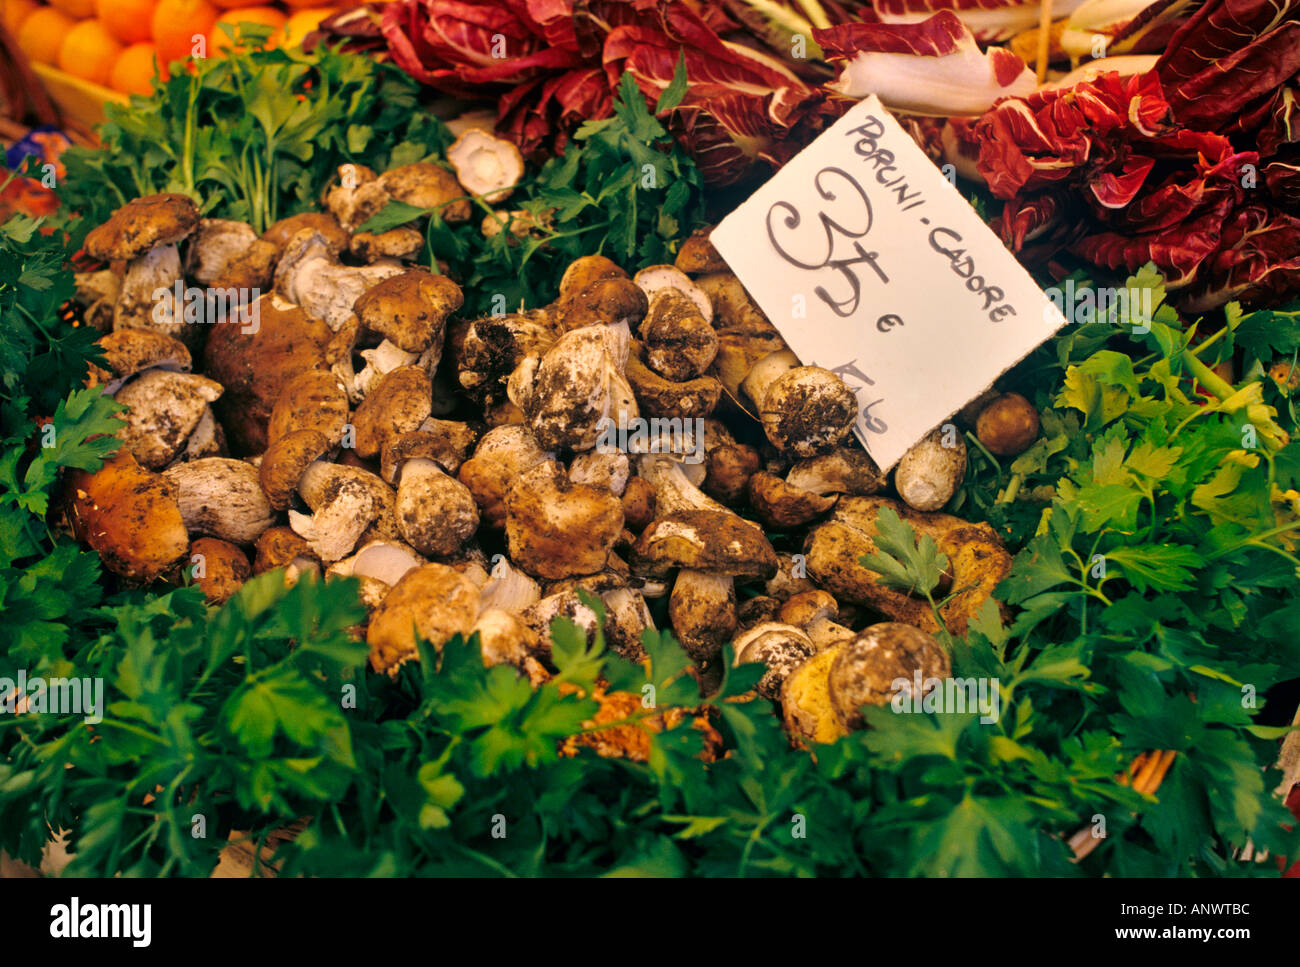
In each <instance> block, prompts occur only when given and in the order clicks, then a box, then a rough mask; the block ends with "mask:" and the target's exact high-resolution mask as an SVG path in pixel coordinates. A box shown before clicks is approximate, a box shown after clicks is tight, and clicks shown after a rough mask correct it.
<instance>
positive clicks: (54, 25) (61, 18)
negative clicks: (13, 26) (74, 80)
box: [18, 7, 75, 67]
mask: <svg viewBox="0 0 1300 967" xmlns="http://www.w3.org/2000/svg"><path fill="white" fill-rule="evenodd" d="M74 26H75V21H73V19H72V18H71V17H69V16H68V15H67V14H63V13H60V12H59V11H57V10H55V9H54V8H53V7H42V8H41V9H40V10H37V11H36V12H35V13H33V14H31V15H30V16H29V17H27V18H26V19H25V20H23V25H22V27H21V28H20V29H19V31H18V46H19V48H21V49H22V52H23V53H24V54H26V55H27V59H28V60H30V61H31V62H32V63H34V64H49V65H50V66H51V67H53V66H54V64H55V62H57V61H58V59H59V48H60V47H62V46H63V38H64V37H65V36H66V35H67V33H68V31H69V30H71V29H72V28H73V27H74Z"/></svg>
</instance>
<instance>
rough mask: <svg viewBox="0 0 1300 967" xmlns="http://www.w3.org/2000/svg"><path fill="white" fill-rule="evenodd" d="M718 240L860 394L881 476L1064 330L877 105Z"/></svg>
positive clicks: (851, 119)
mask: <svg viewBox="0 0 1300 967" xmlns="http://www.w3.org/2000/svg"><path fill="white" fill-rule="evenodd" d="M712 238H713V244H714V245H715V246H716V247H717V249H718V251H719V252H721V253H722V256H723V258H725V259H726V260H727V263H728V264H729V265H730V266H731V268H732V271H734V272H735V273H736V275H737V276H738V277H739V278H740V281H741V282H742V283H744V285H745V288H747V289H748V290H749V292H750V294H751V295H752V296H753V297H754V298H755V299H756V300H757V301H758V304H759V305H760V306H761V307H762V309H763V311H764V312H766V313H767V315H768V318H770V319H771V320H772V322H773V324H774V325H775V326H776V327H777V328H778V329H779V330H780V331H781V335H782V336H784V337H785V340H786V342H788V343H789V344H790V348H791V349H793V350H794V351H795V353H796V354H797V355H798V356H799V358H800V360H801V361H802V362H804V363H806V364H808V365H815V366H823V367H825V368H826V369H829V370H832V371H833V372H835V373H838V374H839V375H840V377H841V378H842V379H844V381H845V382H846V383H848V385H849V386H850V387H851V388H852V389H853V390H854V392H855V393H856V394H857V396H858V404H859V412H858V423H857V434H858V438H859V439H860V440H862V443H863V445H864V446H865V447H866V448H867V451H868V452H869V453H870V454H871V456H872V458H873V459H875V461H876V463H878V464H879V465H880V466H881V468H888V467H891V466H893V465H894V464H895V463H897V462H898V459H899V458H900V457H902V455H903V454H904V453H906V452H907V451H908V450H909V449H910V448H911V447H912V446H913V445H914V444H916V443H917V442H918V441H919V440H920V439H921V438H922V437H924V436H925V435H926V433H928V432H929V431H930V430H932V429H934V427H936V426H938V425H939V424H940V423H942V422H943V421H944V420H945V419H947V418H948V417H949V416H951V415H952V414H953V413H955V412H956V411H957V410H959V409H961V408H962V407H963V406H965V405H966V403H968V402H970V400H972V399H974V398H975V397H976V396H978V395H979V393H980V392H982V391H983V390H984V389H985V387H987V386H988V385H989V384H990V383H992V382H993V380H994V379H996V378H997V377H998V376H999V375H1001V374H1002V373H1003V372H1005V371H1006V370H1007V369H1009V368H1010V367H1011V366H1013V365H1015V364H1016V363H1017V362H1019V361H1020V360H1021V359H1023V358H1024V357H1025V356H1026V355H1028V354H1029V352H1030V351H1031V350H1033V348H1034V347H1035V346H1037V345H1039V344H1040V343H1041V342H1043V341H1044V340H1046V339H1047V338H1048V337H1049V336H1050V335H1051V334H1052V333H1053V332H1055V331H1056V330H1057V329H1059V328H1060V327H1061V326H1063V325H1064V324H1065V317H1064V316H1063V315H1061V313H1060V311H1059V310H1057V308H1056V306H1055V305H1053V304H1052V302H1051V300H1049V299H1048V298H1047V297H1046V296H1045V295H1044V294H1043V293H1042V292H1041V291H1040V290H1039V288H1038V286H1037V285H1035V284H1034V280H1033V279H1032V278H1030V276H1029V274H1028V273H1027V272H1026V271H1025V270H1024V269H1023V268H1022V267H1021V266H1020V264H1019V263H1018V262H1017V261H1016V260H1015V258H1014V257H1013V256H1012V255H1011V253H1010V252H1008V251H1007V250H1006V248H1005V247H1003V245H1002V242H1001V241H1000V240H999V239H998V237H997V236H996V235H994V234H993V232H992V231H990V230H989V228H988V226H987V225H985V224H984V222H983V221H982V220H981V219H980V217H979V216H978V215H977V214H975V212H974V210H973V209H972V208H971V207H970V205H969V204H968V203H967V201H966V199H965V198H963V197H962V196H961V194H960V193H959V192H958V191H957V189H956V187H955V186H954V185H952V184H951V183H950V182H949V181H948V179H947V178H945V177H944V176H943V174H942V173H941V172H940V171H939V169H938V168H936V167H935V165H934V163H933V162H932V161H931V160H930V159H929V158H927V157H926V156H925V154H924V153H923V152H922V151H921V149H920V148H919V147H917V145H916V142H914V141H913V140H912V138H911V137H910V136H909V135H908V134H907V133H906V132H905V131H904V130H903V129H902V128H901V127H899V125H898V122H897V121H895V120H894V118H893V117H892V116H891V115H890V114H889V112H888V111H886V110H885V109H884V107H882V106H881V104H880V101H879V100H877V99H876V98H875V97H869V98H867V99H866V100H864V101H862V102H861V103H859V104H857V105H855V106H854V108H853V109H852V110H851V111H849V113H848V114H846V115H845V116H844V117H842V118H841V119H840V120H839V121H838V122H836V123H835V125H834V126H833V127H831V128H830V129H829V130H828V131H826V133H824V134H823V135H822V136H821V137H819V138H818V139H817V140H816V141H814V142H813V143H812V144H811V145H809V146H808V148H806V149H805V150H804V151H802V152H801V153H800V154H799V155H798V156H797V157H795V158H794V160H792V161H791V162H790V163H789V164H787V165H786V166H785V167H784V168H783V169H781V171H780V172H779V173H778V174H777V175H776V176H775V177H774V178H772V179H771V180H770V181H769V182H768V183H767V184H765V185H764V186H763V187H762V188H760V189H759V190H758V191H757V192H756V193H755V194H754V195H753V197H751V198H750V199H749V200H748V201H747V202H745V203H744V204H743V205H741V206H740V207H739V208H738V209H736V211H734V212H733V213H732V214H731V215H729V216H728V217H727V218H726V219H724V220H723V222H722V224H721V225H719V226H718V227H717V229H715V230H714V232H713V236H712Z"/></svg>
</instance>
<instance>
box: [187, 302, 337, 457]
mask: <svg viewBox="0 0 1300 967" xmlns="http://www.w3.org/2000/svg"><path fill="white" fill-rule="evenodd" d="M256 311H257V312H258V319H259V325H258V328H257V331H256V332H254V333H245V332H241V329H243V328H244V327H242V326H212V327H209V328H211V330H212V331H211V332H210V333H208V343H207V348H206V349H205V350H204V353H203V360H204V371H205V372H206V373H207V375H208V376H210V377H211V378H212V379H215V380H216V381H217V382H218V383H220V384H221V385H222V386H224V387H225V388H226V392H225V394H224V395H223V396H222V397H221V399H220V400H219V401H218V402H217V404H216V407H215V409H216V412H217V416H218V417H219V418H220V419H221V421H222V422H223V424H224V425H225V428H226V433H227V435H228V436H229V438H230V442H231V445H232V446H233V447H234V448H235V451H236V452H237V453H261V452H262V451H263V450H265V449H266V444H267V422H268V420H269V419H270V417H271V409H272V407H274V406H275V403H276V401H277V400H278V399H279V398H280V393H281V392H282V391H283V389H284V386H285V384H286V383H288V382H289V381H290V380H291V379H293V378H294V377H295V376H297V375H299V374H300V373H303V372H306V371H307V370H310V369H318V368H321V367H322V366H323V365H324V362H325V356H324V353H325V347H326V346H327V345H328V344H329V341H330V337H331V335H332V333H331V332H330V328H329V326H327V325H326V324H325V323H323V322H321V321H320V320H317V319H313V318H311V317H310V316H309V315H307V314H306V313H305V312H303V311H302V310H301V309H300V308H298V307H297V306H294V305H291V304H289V303H287V302H282V301H281V300H279V299H277V298H276V297H275V296H271V295H264V296H262V297H261V298H260V299H259V300H258V301H257V303H256Z"/></svg>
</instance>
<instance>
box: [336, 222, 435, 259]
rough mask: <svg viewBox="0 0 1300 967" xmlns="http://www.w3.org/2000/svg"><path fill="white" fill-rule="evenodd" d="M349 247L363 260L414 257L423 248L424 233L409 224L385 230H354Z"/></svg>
mask: <svg viewBox="0 0 1300 967" xmlns="http://www.w3.org/2000/svg"><path fill="white" fill-rule="evenodd" d="M351 248H352V254H353V255H355V256H356V257H357V258H359V259H361V260H362V261H363V262H373V261H375V260H376V259H409V258H414V257H415V256H416V255H418V254H419V252H420V249H422V248H424V233H423V232H421V231H419V230H418V229H415V228H412V227H411V226H410V225H399V226H398V227H397V228H390V229H389V230H388V231H386V232H378V233H375V232H356V233H355V234H354V235H353V236H352V246H351Z"/></svg>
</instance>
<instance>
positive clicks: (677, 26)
mask: <svg viewBox="0 0 1300 967" xmlns="http://www.w3.org/2000/svg"><path fill="white" fill-rule="evenodd" d="M659 13H660V23H659V24H658V25H657V26H655V27H644V26H636V25H631V26H624V27H618V28H615V29H614V30H613V31H611V32H610V35H609V37H608V38H607V39H606V41H605V50H604V55H603V60H604V65H605V73H606V75H607V78H608V80H609V83H610V84H611V86H612V85H614V84H617V82H618V79H619V78H620V77H621V76H622V75H623V73H624V72H625V71H627V72H630V73H631V74H632V76H633V78H634V79H635V80H636V82H637V85H638V86H639V87H640V89H641V92H642V93H643V94H644V95H645V96H646V98H647V99H649V100H650V101H651V102H652V103H653V102H655V101H656V100H657V99H658V97H659V95H660V94H661V93H662V92H663V90H664V89H665V88H666V87H667V86H668V85H669V84H670V83H671V82H672V79H673V76H674V74H675V72H676V69H677V64H678V62H679V58H680V57H682V56H683V55H684V57H685V61H686V74H687V77H688V79H689V81H690V84H689V87H688V88H687V92H686V96H685V98H684V99H683V101H682V103H681V105H680V106H679V107H677V108H676V109H674V110H673V111H672V112H671V116H670V117H669V118H668V122H669V125H670V127H672V129H673V131H674V133H675V134H676V135H677V137H678V140H679V141H680V142H681V143H682V145H683V147H685V148H686V149H687V150H689V151H690V152H691V154H692V155H693V156H694V157H695V159H696V163H697V164H698V165H699V167H700V171H701V173H702V174H703V176H704V178H705V179H706V181H708V182H709V183H710V184H713V185H728V184H734V183H736V182H738V181H741V180H744V179H745V178H746V177H748V176H749V174H750V173H751V172H752V170H753V168H754V165H755V164H756V163H757V162H758V161H760V160H766V161H779V160H783V159H784V157H785V156H787V154H788V153H792V151H793V150H797V149H798V147H799V143H798V142H799V141H800V140H801V138H800V136H798V135H796V134H794V131H795V129H796V127H798V126H800V125H806V124H809V123H811V122H812V121H814V120H815V119H816V118H817V117H818V112H817V109H818V106H819V104H820V102H821V95H820V94H819V92H817V91H816V90H814V89H813V88H811V87H809V86H808V85H806V84H805V83H803V82H802V81H801V80H799V78H798V77H796V76H795V75H794V74H793V73H791V72H790V71H789V70H787V69H786V68H785V67H783V66H782V65H781V64H780V63H779V62H777V61H776V60H774V59H773V58H771V57H769V56H767V55H766V54H763V53H760V52H759V51H756V50H752V49H750V48H747V47H741V46H739V45H737V44H731V43H727V42H725V41H723V40H722V39H721V38H719V37H718V35H717V34H715V33H714V32H713V31H712V30H710V29H709V28H708V26H707V24H705V22H704V21H703V20H702V19H701V18H700V17H698V16H697V15H696V14H694V13H693V12H691V11H690V10H689V9H688V8H687V7H685V6H684V5H681V4H676V3H663V4H661V5H660V6H659Z"/></svg>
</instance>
